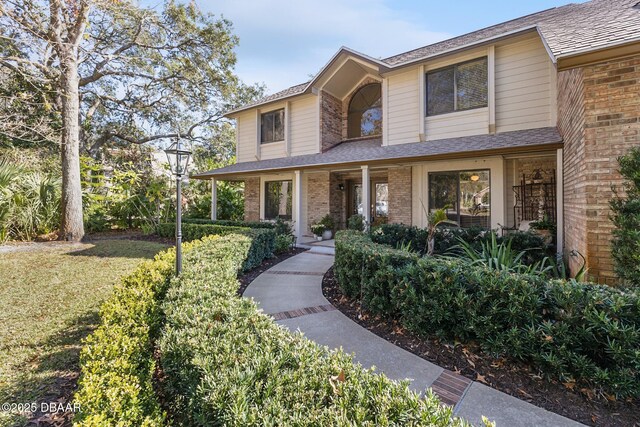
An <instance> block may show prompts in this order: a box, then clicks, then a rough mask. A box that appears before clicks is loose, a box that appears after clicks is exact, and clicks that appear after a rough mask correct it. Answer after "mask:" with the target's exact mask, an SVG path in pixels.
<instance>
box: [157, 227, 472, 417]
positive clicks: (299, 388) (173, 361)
mask: <svg viewBox="0 0 640 427" xmlns="http://www.w3.org/2000/svg"><path fill="white" fill-rule="evenodd" d="M212 243H213V244H208V245H206V246H205V247H203V248H201V249H200V250H198V251H197V252H196V251H192V252H190V254H189V256H188V262H187V263H186V264H185V269H184V273H183V275H182V277H181V280H180V282H179V283H177V284H176V286H172V287H171V289H170V290H169V292H168V293H167V297H166V299H165V302H164V304H163V309H164V312H165V314H166V326H165V329H164V331H163V335H162V337H161V339H160V341H159V348H160V350H161V363H162V366H163V371H164V373H165V375H166V381H165V383H164V384H165V387H164V391H165V393H166V395H167V402H170V404H171V413H172V415H173V419H172V420H171V424H172V425H179V426H193V425H235V426H262V425H370V426H374V425H375V426H378V425H379V426H388V425H430V426H448V425H451V426H459V425H465V424H464V423H463V422H462V421H460V420H457V419H454V418H452V411H451V409H450V408H448V407H443V406H440V405H439V403H438V400H437V398H436V397H435V396H433V395H432V394H431V393H430V392H428V393H427V394H426V397H425V398H421V397H420V396H419V395H418V394H416V393H413V392H412V391H410V390H409V388H408V385H407V383H395V382H392V381H391V380H389V379H387V378H386V377H384V376H382V375H376V374H373V373H372V372H371V371H365V370H363V369H362V368H361V367H360V366H358V365H354V364H353V362H352V360H351V358H350V357H349V356H347V355H345V354H344V353H342V352H329V351H328V350H327V349H326V348H325V347H320V346H317V345H316V344H314V343H312V342H311V341H308V340H307V339H305V338H303V337H302V336H301V335H299V334H291V333H289V332H287V331H286V330H284V329H283V328H281V327H279V326H278V325H276V324H275V323H274V322H273V321H272V320H271V319H270V318H269V317H268V316H267V315H265V314H262V313H261V312H260V311H259V310H258V308H257V306H256V304H255V303H254V302H252V301H250V300H247V299H243V298H239V297H237V296H236V289H237V286H238V283H237V280H236V274H237V272H238V270H239V268H240V267H241V265H242V260H243V258H244V257H245V256H246V252H247V251H248V250H249V247H250V241H249V239H247V238H246V237H245V236H236V235H230V236H225V237H221V238H220V239H218V240H217V241H215V242H212Z"/></svg>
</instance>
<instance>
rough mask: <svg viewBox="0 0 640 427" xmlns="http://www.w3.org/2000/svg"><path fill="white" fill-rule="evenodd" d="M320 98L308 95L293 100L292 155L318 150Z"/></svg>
mask: <svg viewBox="0 0 640 427" xmlns="http://www.w3.org/2000/svg"><path fill="white" fill-rule="evenodd" d="M317 110H318V98H317V97H316V96H308V97H305V98H301V99H294V100H293V101H291V108H290V109H289V111H290V114H291V122H290V123H291V133H290V135H291V155H292V156H299V155H302V154H314V153H317V152H318V140H317V138H318V133H317V129H316V128H317V127H318V126H320V123H318V112H317Z"/></svg>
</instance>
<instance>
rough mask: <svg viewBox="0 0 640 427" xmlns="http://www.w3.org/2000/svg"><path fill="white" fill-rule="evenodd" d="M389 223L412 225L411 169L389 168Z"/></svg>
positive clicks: (408, 167)
mask: <svg viewBox="0 0 640 427" xmlns="http://www.w3.org/2000/svg"><path fill="white" fill-rule="evenodd" d="M388 180H389V222H395V223H401V224H407V225H411V167H410V166H406V167H401V168H389V172H388Z"/></svg>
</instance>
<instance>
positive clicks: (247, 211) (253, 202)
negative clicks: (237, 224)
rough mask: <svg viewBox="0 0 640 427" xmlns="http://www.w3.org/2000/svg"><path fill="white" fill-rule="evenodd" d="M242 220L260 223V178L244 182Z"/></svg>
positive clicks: (248, 179)
mask: <svg viewBox="0 0 640 427" xmlns="http://www.w3.org/2000/svg"><path fill="white" fill-rule="evenodd" d="M244 220H245V221H260V178H247V179H245V180H244Z"/></svg>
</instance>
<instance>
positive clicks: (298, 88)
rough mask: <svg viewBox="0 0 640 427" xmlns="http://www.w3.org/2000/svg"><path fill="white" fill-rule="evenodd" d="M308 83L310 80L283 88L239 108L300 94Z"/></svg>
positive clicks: (243, 108) (242, 108)
mask: <svg viewBox="0 0 640 427" xmlns="http://www.w3.org/2000/svg"><path fill="white" fill-rule="evenodd" d="M308 84H309V82H305V83H300V84H298V85H295V86H291V87H289V88H287V89H285V90H281V91H280V92H276V93H274V94H271V95H267V96H265V97H262V98H260V99H258V100H257V101H254V102H251V103H249V104H245V105H243V106H242V107H241V108H239V109H238V110H245V109H247V108H250V107H253V106H254V105H261V104H266V103H267V102H271V101H277V100H278V99H284V98H288V97H290V96H293V95H298V94H300V93H302V92H304V90H305V89H306V87H307V85H308ZM227 114H229V113H227Z"/></svg>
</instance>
